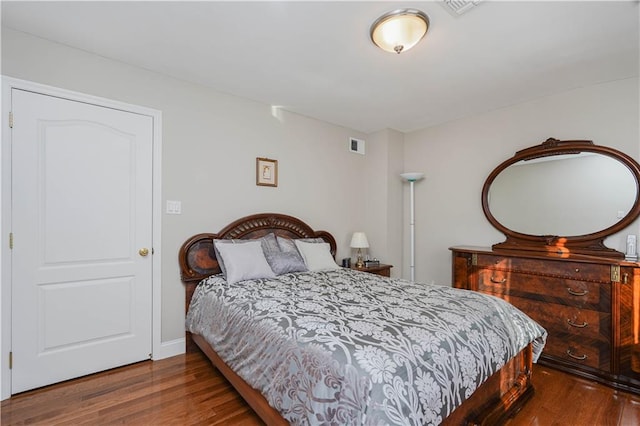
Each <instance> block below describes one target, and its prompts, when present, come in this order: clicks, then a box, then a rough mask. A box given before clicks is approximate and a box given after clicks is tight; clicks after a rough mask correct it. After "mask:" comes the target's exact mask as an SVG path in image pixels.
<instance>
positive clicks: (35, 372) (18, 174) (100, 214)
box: [11, 88, 153, 393]
mask: <svg viewBox="0 0 640 426" xmlns="http://www.w3.org/2000/svg"><path fill="white" fill-rule="evenodd" d="M11 106H12V112H13V118H14V123H13V128H12V139H11V150H12V184H11V185H12V193H11V197H12V202H11V204H12V218H13V220H12V233H13V250H12V251H11V256H12V301H11V302H12V303H11V308H12V321H11V324H12V335H11V340H12V342H11V345H12V352H13V370H12V381H11V383H12V384H11V391H12V393H17V392H22V391H25V390H28V389H32V388H36V387H40V386H44V385H47V384H51V383H55V382H59V381H62V380H66V379H70V378H74V377H78V376H82V375H85V374H90V373H94V372H97V371H101V370H105V369H109V368H112V367H116V366H120V365H124V364H128V363H132V362H136V361H140V360H143V359H148V358H150V356H151V344H152V341H151V340H152V333H151V318H152V313H151V300H152V293H151V289H152V285H151V284H152V276H151V272H152V262H151V253H150V252H151V243H152V240H151V237H152V150H153V138H152V135H153V124H152V120H153V119H152V117H150V116H146V115H140V114H135V113H131V112H125V111H121V110H117V109H112V108H106V107H101V106H97V105H92V104H88V103H83V102H78V101H73V100H67V99H62V98H58V97H53V96H48V95H43V94H38V93H33V92H29V91H25V90H20V89H15V88H14V89H12V93H11ZM145 249H146V250H148V251H149V254H148V255H145V252H144V250H145Z"/></svg>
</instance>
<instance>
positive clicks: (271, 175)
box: [256, 157, 278, 187]
mask: <svg viewBox="0 0 640 426" xmlns="http://www.w3.org/2000/svg"><path fill="white" fill-rule="evenodd" d="M256 185H258V186H274V187H276V186H278V160H274V159H272V158H262V157H257V158H256Z"/></svg>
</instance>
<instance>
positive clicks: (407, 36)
mask: <svg viewBox="0 0 640 426" xmlns="http://www.w3.org/2000/svg"><path fill="white" fill-rule="evenodd" d="M428 29H429V17H428V16H427V15H426V14H425V13H424V12H421V11H419V10H416V9H398V10H394V11H392V12H389V13H386V14H384V15H382V16H381V17H380V18H378V19H377V20H376V21H375V22H374V23H373V25H371V40H372V41H373V42H374V43H375V44H376V45H377V46H378V47H379V48H380V49H382V50H384V51H386V52H391V53H394V52H395V53H400V52H404V51H405V50H409V49H411V48H412V47H413V46H415V45H416V44H418V42H419V41H420V40H421V39H422V37H424V35H425V34H426V33H427V30H428Z"/></svg>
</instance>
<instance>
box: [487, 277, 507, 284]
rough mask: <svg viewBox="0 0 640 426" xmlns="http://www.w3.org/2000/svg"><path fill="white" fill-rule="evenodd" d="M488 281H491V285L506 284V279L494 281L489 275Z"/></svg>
mask: <svg viewBox="0 0 640 426" xmlns="http://www.w3.org/2000/svg"><path fill="white" fill-rule="evenodd" d="M489 279H490V280H491V282H492V283H495V284H504V283H506V282H507V279H506V278H503V279H501V280H499V279H496V278H495V277H494V276H493V275H491V278H489Z"/></svg>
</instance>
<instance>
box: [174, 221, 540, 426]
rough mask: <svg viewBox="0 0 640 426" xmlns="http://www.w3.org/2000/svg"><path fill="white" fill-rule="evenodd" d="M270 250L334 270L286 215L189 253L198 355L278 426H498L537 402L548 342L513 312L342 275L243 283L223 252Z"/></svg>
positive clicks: (241, 224)
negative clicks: (282, 245)
mask: <svg viewBox="0 0 640 426" xmlns="http://www.w3.org/2000/svg"><path fill="white" fill-rule="evenodd" d="M267 237H269V238H272V239H273V238H275V237H279V239H278V241H285V240H282V239H286V240H287V241H294V242H295V241H298V242H297V243H296V244H297V247H298V248H300V249H301V252H302V249H304V250H307V248H310V247H312V248H313V250H319V249H320V246H323V247H324V248H325V249H326V250H327V252H328V255H329V256H331V257H335V253H336V241H335V239H334V237H333V236H332V235H331V234H330V233H328V232H326V231H315V230H313V229H312V228H311V227H310V226H309V225H307V224H306V223H304V222H303V221H301V220H300V219H297V218H294V217H291V216H287V215H282V214H276V213H262V214H256V215H251V216H247V217H244V218H241V219H238V220H236V221H234V222H233V223H231V224H229V225H228V226H226V227H225V228H224V229H223V230H221V231H220V232H218V233H202V234H198V235H195V236H193V237H191V238H189V239H188V240H187V241H185V242H184V244H183V245H182V247H181V249H180V251H179V265H180V273H181V279H182V281H183V282H184V284H185V289H186V310H187V320H186V323H187V333H186V334H187V351H194V350H201V351H202V352H204V353H205V354H206V355H207V357H208V358H209V359H210V360H211V362H212V363H213V365H214V366H215V367H216V368H218V369H219V370H220V372H221V373H222V374H223V375H224V376H225V377H226V378H227V379H228V380H229V382H230V383H231V384H232V385H233V386H234V388H235V389H236V390H237V391H238V393H239V394H240V395H241V396H242V397H243V398H244V399H245V400H246V402H247V403H248V404H249V406H251V407H252V408H253V410H254V411H255V412H256V413H257V414H258V416H260V417H261V418H262V420H263V421H264V422H265V423H266V424H268V425H280V424H282V425H284V424H290V423H292V424H330V423H332V424H451V425H458V424H499V423H501V422H503V421H504V420H506V419H507V418H508V417H509V416H511V415H512V414H513V413H515V412H517V411H518V410H519V408H520V407H522V404H524V403H525V402H526V401H527V400H528V398H530V397H531V395H532V393H533V386H532V383H531V368H532V363H533V362H534V360H535V359H537V356H539V354H540V352H541V351H542V347H543V346H544V341H545V338H546V332H545V331H544V329H542V328H541V327H540V326H538V325H537V324H536V323H534V322H532V321H530V319H529V318H528V317H526V316H524V315H523V314H522V313H520V312H519V311H517V310H513V309H512V307H511V306H510V305H508V304H506V303H504V302H503V301H501V300H499V299H497V298H492V297H491V296H485V295H482V294H479V293H475V292H469V291H465V290H458V289H452V288H449V287H443V286H436V285H425V284H415V283H411V282H409V281H404V280H398V279H390V278H386V277H380V276H378V275H373V274H367V273H364V272H359V271H353V270H350V269H345V268H340V267H337V265H336V267H335V268H331V269H326V270H325V269H322V268H321V269H320V270H314V271H299V272H292V273H283V274H281V275H279V276H277V277H267V278H255V279H249V280H239V281H237V277H236V278H232V275H233V271H232V270H231V269H229V265H228V264H227V260H228V259H229V258H228V257H226V256H227V252H226V251H225V252H223V254H222V255H220V251H218V249H220V250H222V246H221V243H222V242H226V241H229V242H239V241H242V240H259V241H262V242H264V240H265V239H267ZM214 240H216V241H219V242H218V243H217V245H216V246H215V247H214ZM320 242H321V243H323V244H318V243H320ZM249 244H250V245H253V246H255V245H256V244H255V243H254V242H253V241H249ZM239 246H240V245H239V244H238V245H234V250H235V249H236V248H238V247H239ZM224 250H227V249H226V248H224ZM303 254H304V253H303ZM218 256H220V257H221V258H224V259H225V262H218ZM305 260H310V259H307V258H305ZM310 261H311V260H310ZM221 263H222V264H227V270H226V271H225V274H222V273H221V266H223V265H221ZM231 266H233V265H231ZM316 269H317V268H316ZM225 276H226V278H228V280H229V281H228V282H227V280H225ZM424 300H429V301H430V303H431V304H432V305H431V306H428V307H427V306H423V305H422V303H423V301H424ZM465 306H475V308H477V310H479V311H478V312H479V313H478V312H471V311H470V312H468V313H463V309H466V308H465ZM489 307H490V308H489ZM475 308H474V309H475ZM472 318H477V319H478V324H476V322H475V321H470V320H471V319H472ZM503 318H506V319H507V321H508V323H509V325H508V326H504V327H503V329H501V328H500V326H498V325H497V322H498V321H501V319H503ZM437 324H438V325H437ZM514 324H515V325H514ZM436 325H437V326H436ZM454 328H455V329H458V330H457V331H458V336H454V337H451V336H447V337H443V336H444V334H443V333H444V331H445V330H448V329H454ZM425 329H431V331H432V332H433V335H426V334H425ZM516 329H517V330H518V333H516V332H515V330H516ZM397 330H400V332H399V333H398V334H399V337H397V336H395V337H394V336H393V334H395V333H396V331H397ZM496 330H498V331H497V332H496ZM500 330H502V331H500ZM523 330H524V331H523ZM192 331H193V333H192ZM496 334H498V335H500V334H503V335H504V336H502V337H504V338H505V340H507V341H510V342H513V343H514V345H507V344H506V343H505V344H503V343H500V341H499V339H498V337H499V336H497V335H496ZM525 334H526V336H525ZM433 336H436V337H433ZM234 338H239V340H231V339H234ZM394 339H395V340H394ZM434 339H435V340H434ZM435 341H437V342H436V343H434V342H435ZM466 345H469V346H468V347H467V346H466ZM507 346H513V347H507ZM445 349H447V350H445ZM451 349H453V350H451ZM261 363H262V364H261ZM434 366H435V367H434ZM431 367H434V368H433V370H429V368H431ZM445 370H446V371H447V374H449V373H450V372H455V373H457V374H458V376H457V377H456V378H452V379H449V378H447V377H445V375H444V372H445ZM443 383H446V384H447V386H446V387H443V386H442V384H443ZM438 384H440V385H438ZM438 386H440V388H439V387H438Z"/></svg>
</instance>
